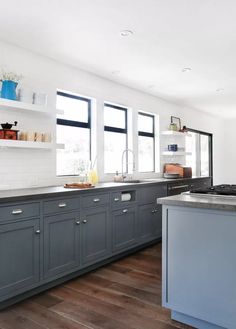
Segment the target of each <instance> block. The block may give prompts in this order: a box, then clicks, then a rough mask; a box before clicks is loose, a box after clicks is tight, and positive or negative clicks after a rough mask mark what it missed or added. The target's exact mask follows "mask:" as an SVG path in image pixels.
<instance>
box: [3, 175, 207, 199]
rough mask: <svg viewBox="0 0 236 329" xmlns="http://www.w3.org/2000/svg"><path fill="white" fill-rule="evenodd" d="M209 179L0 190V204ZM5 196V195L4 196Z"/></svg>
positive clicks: (194, 178) (157, 180)
mask: <svg viewBox="0 0 236 329" xmlns="http://www.w3.org/2000/svg"><path fill="white" fill-rule="evenodd" d="M207 178H211V177H193V178H180V179H164V178H159V179H156V180H155V179H153V180H152V179H150V181H149V180H145V181H143V182H141V183H115V182H104V183H99V184H98V185H97V186H95V187H94V188H89V189H66V188H64V187H63V186H48V187H37V188H25V189H16V190H13V189H11V190H0V204H2V203H7V202H12V201H17V202H18V201H22V200H23V201H33V200H37V198H51V197H52V198H53V197H55V196H57V197H65V196H66V197H73V196H77V195H83V194H89V193H97V192H99V193H100V192H105V191H106V190H109V191H116V190H118V189H121V188H122V189H123V190H127V191H128V190H129V189H130V188H139V187H144V186H148V185H163V184H171V183H178V182H180V183H181V182H184V181H189V180H198V179H207ZM4 194H5V195H4Z"/></svg>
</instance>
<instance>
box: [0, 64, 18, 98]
mask: <svg viewBox="0 0 236 329" xmlns="http://www.w3.org/2000/svg"><path fill="white" fill-rule="evenodd" d="M21 79H22V75H18V74H16V73H14V72H6V71H4V70H2V73H1V76H0V80H1V82H2V90H1V97H2V98H6V99H11V100H14V101H15V100H16V87H17V85H18V82H19V81H20V80H21Z"/></svg>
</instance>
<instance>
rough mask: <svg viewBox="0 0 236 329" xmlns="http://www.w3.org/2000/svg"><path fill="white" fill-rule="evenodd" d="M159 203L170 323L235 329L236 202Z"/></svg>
mask: <svg viewBox="0 0 236 329" xmlns="http://www.w3.org/2000/svg"><path fill="white" fill-rule="evenodd" d="M157 202H158V203H160V204H162V208H163V210H162V211H163V221H162V230H163V231H162V241H163V260H162V262H163V269H162V271H163V273H162V278H163V286H162V290H163V296H162V298H163V299H162V304H163V306H164V307H166V308H169V309H170V310H171V316H172V319H174V320H177V321H180V322H183V323H185V324H189V325H191V326H193V327H195V328H200V329H220V328H221V329H222V328H227V329H235V328H236V197H222V196H207V195H204V196H195V195H191V194H189V195H176V196H171V197H167V198H161V199H158V200H157Z"/></svg>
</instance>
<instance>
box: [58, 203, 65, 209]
mask: <svg viewBox="0 0 236 329" xmlns="http://www.w3.org/2000/svg"><path fill="white" fill-rule="evenodd" d="M58 207H59V208H65V207H66V203H59V205H58Z"/></svg>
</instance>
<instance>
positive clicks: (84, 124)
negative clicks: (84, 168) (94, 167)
mask: <svg viewBox="0 0 236 329" xmlns="http://www.w3.org/2000/svg"><path fill="white" fill-rule="evenodd" d="M57 96H63V97H67V98H72V99H76V100H80V101H83V102H87V103H88V121H87V122H82V121H75V120H67V119H60V118H57V125H61V126H69V127H77V128H86V129H89V160H90V161H91V157H92V154H91V151H92V145H91V108H92V100H91V99H89V98H86V97H82V96H78V95H74V94H70V93H68V92H64V91H59V90H58V91H57ZM66 176H76V175H70V174H69V175H57V177H66Z"/></svg>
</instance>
